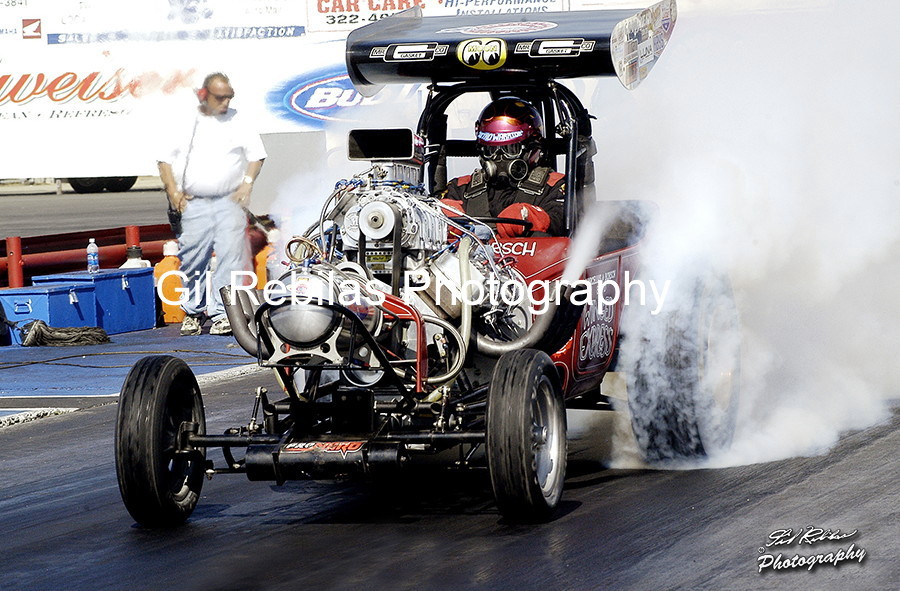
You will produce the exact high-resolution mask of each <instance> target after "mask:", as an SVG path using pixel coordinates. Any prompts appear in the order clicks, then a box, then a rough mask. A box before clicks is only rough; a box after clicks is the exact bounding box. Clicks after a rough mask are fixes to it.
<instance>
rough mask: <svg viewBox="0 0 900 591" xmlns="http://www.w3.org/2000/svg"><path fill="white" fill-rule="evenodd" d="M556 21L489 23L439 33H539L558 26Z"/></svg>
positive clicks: (442, 30)
mask: <svg viewBox="0 0 900 591" xmlns="http://www.w3.org/2000/svg"><path fill="white" fill-rule="evenodd" d="M556 26H557V25H556V23H551V22H546V21H535V22H522V23H516V22H512V23H494V24H489V25H470V26H465V27H453V28H450V29H441V30H440V31H438V33H462V34H463V35H516V34H519V33H538V32H540V31H548V30H550V29H554V28H556Z"/></svg>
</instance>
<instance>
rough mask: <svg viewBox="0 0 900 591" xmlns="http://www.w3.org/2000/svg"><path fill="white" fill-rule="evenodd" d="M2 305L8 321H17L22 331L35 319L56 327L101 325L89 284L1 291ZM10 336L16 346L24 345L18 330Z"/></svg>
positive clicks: (58, 284)
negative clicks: (98, 321) (98, 323)
mask: <svg viewBox="0 0 900 591" xmlns="http://www.w3.org/2000/svg"><path fill="white" fill-rule="evenodd" d="M0 305H2V306H3V311H4V313H5V314H6V319H7V320H9V321H10V322H17V323H18V326H19V328H22V327H24V325H25V324H27V323H28V322H31V321H32V320H43V321H44V322H46V323H47V326H51V327H54V328H65V327H69V326H97V302H96V298H95V297H94V286H93V285H91V284H89V283H64V284H60V283H50V282H47V283H43V284H41V285H32V286H31V287H16V288H13V289H0ZM10 336H11V339H10V340H11V341H12V343H13V344H15V345H21V344H22V335H21V333H20V332H19V331H18V330H11V331H10Z"/></svg>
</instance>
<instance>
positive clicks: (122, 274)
mask: <svg viewBox="0 0 900 591" xmlns="http://www.w3.org/2000/svg"><path fill="white" fill-rule="evenodd" d="M31 281H32V283H34V284H35V285H41V284H43V283H70V284H73V285H91V286H93V287H94V297H95V299H96V302H97V324H96V325H95V326H99V327H101V328H102V329H104V330H105V331H106V332H107V334H117V333H120V332H129V331H132V330H145V329H148V328H153V327H154V326H155V325H156V300H155V299H154V294H153V268H152V267H147V268H142V269H104V270H101V271H100V272H98V273H88V272H87V271H77V272H74V273H57V274H54V275H41V276H38V277H34V278H32V280H31Z"/></svg>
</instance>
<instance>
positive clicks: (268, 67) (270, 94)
mask: <svg viewBox="0 0 900 591" xmlns="http://www.w3.org/2000/svg"><path fill="white" fill-rule="evenodd" d="M608 4H610V2H597V1H590V0H443V1H441V2H439V1H437V0H141V1H140V2H128V3H122V2H121V1H120V0H0V129H2V135H3V145H4V147H5V149H4V156H3V158H2V159H0V179H27V178H51V179H65V180H67V181H68V182H69V183H70V184H71V186H72V188H73V189H74V190H75V191H78V192H87V191H97V190H102V189H107V190H110V191H122V190H127V189H129V188H130V187H131V186H132V185H133V184H134V182H135V180H136V178H137V177H139V176H145V175H149V176H153V175H156V174H157V170H156V157H157V154H158V149H157V145H158V142H159V140H160V139H161V138H159V137H158V130H159V129H160V128H161V125H160V123H161V122H162V121H165V120H166V119H167V118H168V117H171V116H172V114H174V113H184V112H186V111H187V110H188V109H190V108H191V106H192V105H193V104H195V103H194V101H195V100H196V99H195V98H194V93H195V91H196V90H197V88H198V86H199V85H200V83H201V81H202V79H203V77H204V76H205V75H206V74H208V73H210V72H214V71H221V72H224V73H226V74H228V75H229V76H230V78H231V80H232V83H233V85H234V87H235V89H236V92H237V97H236V98H235V100H234V102H233V105H234V106H235V107H236V108H238V109H241V110H244V111H245V112H246V111H249V112H251V113H252V114H253V117H254V120H255V121H256V122H257V125H258V128H259V130H260V132H261V133H262V134H263V139H264V141H265V142H266V147H267V149H268V151H269V155H270V159H269V161H267V163H266V167H265V168H264V171H263V175H264V177H263V178H261V179H260V180H261V181H264V183H265V182H266V181H268V183H269V184H270V185H271V186H273V187H274V185H275V180H276V177H278V181H279V182H280V181H281V180H283V178H284V177H285V176H286V175H289V174H295V173H296V171H297V170H301V171H302V170H303V169H304V167H306V169H308V170H313V169H314V167H315V166H321V164H322V160H321V157H322V156H323V155H327V153H328V151H329V149H328V143H327V141H326V139H325V134H324V131H326V130H335V131H340V132H341V136H342V137H343V131H344V127H349V126H352V125H353V124H354V122H356V125H359V123H358V122H360V121H372V120H373V119H374V117H375V116H376V113H377V118H378V123H379V125H380V126H385V125H390V124H391V123H392V121H391V119H394V120H395V121H396V122H397V124H399V125H403V126H410V125H412V124H413V123H414V122H411V121H409V120H408V118H406V117H405V115H406V114H407V113H409V112H415V111H414V110H413V109H415V108H416V106H415V105H411V109H404V108H398V104H399V103H400V102H401V101H403V100H408V99H410V97H412V96H413V95H415V93H416V90H417V89H409V88H407V89H401V90H396V89H391V90H388V91H385V92H382V93H380V94H379V95H378V96H376V97H373V98H363V97H362V96H361V95H360V94H359V93H358V92H356V90H355V89H354V88H353V86H352V85H351V84H350V81H349V79H348V77H347V71H346V66H345V62H344V55H343V49H344V39H345V38H346V35H347V32H348V31H350V30H352V29H354V28H356V27H358V26H361V25H363V24H366V23H368V22H372V21H373V20H377V19H379V18H383V17H385V16H387V15H389V14H392V13H394V12H397V11H400V10H404V9H407V8H411V7H413V6H420V7H422V8H423V10H424V11H425V13H426V14H429V15H448V14H472V13H485V12H491V13H510V14H511V16H512V15H513V14H515V13H519V12H546V11H558V10H576V9H584V8H591V7H594V6H598V7H602V6H604V5H608ZM386 106H387V107H389V108H385V107H386ZM379 107H380V109H378V108H379ZM376 109H378V110H377V111H376ZM343 123H346V126H344V125H342V124H343ZM316 132H318V133H316ZM298 151H301V152H307V153H309V155H307V156H306V157H303V158H298V154H297V152H298ZM335 160H337V159H335ZM326 164H327V162H326ZM288 169H290V171H289V170H288ZM272 193H274V189H273V191H272ZM269 198H270V199H274V198H275V196H274V194H273V195H271V196H270V197H269Z"/></svg>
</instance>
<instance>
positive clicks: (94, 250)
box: [87, 238, 100, 273]
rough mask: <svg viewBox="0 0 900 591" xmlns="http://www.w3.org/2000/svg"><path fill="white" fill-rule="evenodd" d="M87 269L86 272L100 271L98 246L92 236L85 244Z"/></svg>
mask: <svg viewBox="0 0 900 591" xmlns="http://www.w3.org/2000/svg"><path fill="white" fill-rule="evenodd" d="M87 270H88V273H99V272H100V248H99V247H98V246H97V243H96V242H95V241H94V239H93V238H91V240H90V242H88V245H87Z"/></svg>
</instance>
